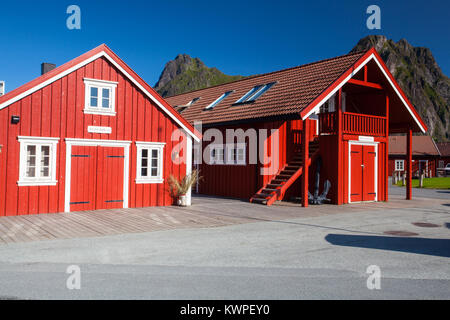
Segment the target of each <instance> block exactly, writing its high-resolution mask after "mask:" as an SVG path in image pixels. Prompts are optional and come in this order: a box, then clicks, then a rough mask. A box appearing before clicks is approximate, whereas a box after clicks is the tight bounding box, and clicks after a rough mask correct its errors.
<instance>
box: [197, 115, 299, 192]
mask: <svg viewBox="0 0 450 320" xmlns="http://www.w3.org/2000/svg"><path fill="white" fill-rule="evenodd" d="M301 123H302V121H301V120H288V121H285V120H283V121H281V120H280V121H266V122H258V123H256V122H255V123H252V124H248V123H247V124H242V125H228V126H220V127H215V129H218V130H220V131H221V132H222V134H223V137H224V144H225V143H226V141H225V137H226V129H242V130H244V131H246V130H247V129H249V128H253V129H255V130H257V131H258V130H259V129H266V130H267V139H266V140H265V149H266V150H265V153H264V154H265V155H268V156H269V157H270V156H271V150H272V144H273V143H277V144H278V152H279V163H278V170H277V172H278V171H279V170H280V169H281V168H282V167H283V166H285V165H286V163H287V161H289V159H290V158H291V157H292V155H293V152H294V151H295V150H294V147H295V145H296V144H297V143H298V142H300V141H301V137H300V136H299V135H298V132H299V131H301V129H302V125H301ZM206 129H207V128H204V130H206ZM271 130H278V140H277V139H275V138H274V136H272V135H271ZM248 142H249V141H248V139H246V143H247V157H246V159H247V165H246V166H242V165H208V164H206V163H202V164H201V165H200V171H201V173H200V175H201V176H202V177H203V178H202V181H201V183H200V184H199V193H201V194H207V195H217V196H223V197H233V198H239V199H249V198H250V197H251V196H253V195H254V194H255V193H256V192H257V191H258V190H259V189H260V188H261V187H263V186H264V185H265V184H267V183H269V182H270V181H271V180H272V179H273V178H274V177H275V176H276V174H277V172H275V173H274V174H272V175H261V174H260V170H261V168H262V167H263V166H262V165H261V164H260V162H259V156H258V164H249V154H248ZM209 143H210V142H209V141H205V142H203V149H204V147H205V146H207V145H208V144H209ZM268 166H269V165H265V166H264V167H268Z"/></svg>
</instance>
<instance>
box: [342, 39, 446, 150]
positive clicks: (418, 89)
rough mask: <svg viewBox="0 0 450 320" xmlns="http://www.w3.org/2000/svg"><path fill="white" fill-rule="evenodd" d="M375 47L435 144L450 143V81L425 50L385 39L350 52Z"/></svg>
mask: <svg viewBox="0 0 450 320" xmlns="http://www.w3.org/2000/svg"><path fill="white" fill-rule="evenodd" d="M371 47H375V49H377V51H378V53H379V54H380V55H381V57H382V58H383V60H384V62H385V63H386V65H387V66H388V68H389V71H390V72H391V73H392V74H393V75H394V77H395V79H396V80H397V81H398V83H399V84H400V86H401V87H402V89H403V90H404V91H405V93H406V95H407V96H408V98H409V100H410V101H411V103H412V104H413V105H414V107H415V108H416V109H417V111H418V112H419V114H420V115H421V116H422V118H423V119H424V121H425V122H426V124H427V126H428V129H429V134H430V135H432V136H433V138H435V139H436V140H437V141H448V140H450V79H449V78H448V77H446V76H445V75H444V74H443V73H442V70H441V69H440V68H439V66H438V64H437V63H436V61H435V60H434V57H433V55H432V53H431V51H430V49H428V48H422V47H413V46H412V45H411V44H409V43H408V41H406V40H405V39H401V40H400V41H398V42H394V41H392V40H388V39H387V38H386V37H385V36H368V37H365V38H363V39H361V40H360V41H359V42H358V44H357V45H356V46H355V47H354V48H353V49H352V50H351V51H352V52H354V51H361V50H366V49H369V48H371Z"/></svg>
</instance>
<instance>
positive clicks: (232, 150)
mask: <svg viewBox="0 0 450 320" xmlns="http://www.w3.org/2000/svg"><path fill="white" fill-rule="evenodd" d="M245 147H246V145H245V143H238V144H227V146H226V153H227V164H236V165H245V164H246V159H245V149H246V148H245Z"/></svg>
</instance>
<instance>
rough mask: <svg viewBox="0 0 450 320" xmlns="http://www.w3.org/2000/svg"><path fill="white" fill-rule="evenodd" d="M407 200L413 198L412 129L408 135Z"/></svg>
mask: <svg viewBox="0 0 450 320" xmlns="http://www.w3.org/2000/svg"><path fill="white" fill-rule="evenodd" d="M406 140H407V142H406V170H407V174H406V200H411V199H412V129H411V128H410V129H408V133H407V135H406Z"/></svg>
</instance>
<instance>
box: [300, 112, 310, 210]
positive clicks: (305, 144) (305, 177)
mask: <svg viewBox="0 0 450 320" xmlns="http://www.w3.org/2000/svg"><path fill="white" fill-rule="evenodd" d="M309 122H310V121H309V119H305V120H303V132H302V154H303V155H302V156H303V173H302V195H301V196H302V206H303V207H308V181H309V161H308V160H309V126H310V124H309Z"/></svg>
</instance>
